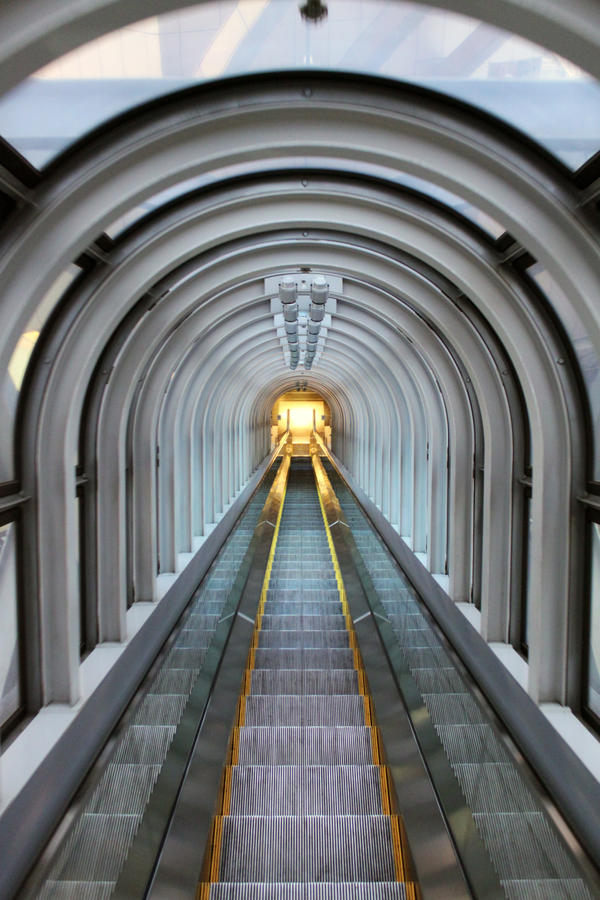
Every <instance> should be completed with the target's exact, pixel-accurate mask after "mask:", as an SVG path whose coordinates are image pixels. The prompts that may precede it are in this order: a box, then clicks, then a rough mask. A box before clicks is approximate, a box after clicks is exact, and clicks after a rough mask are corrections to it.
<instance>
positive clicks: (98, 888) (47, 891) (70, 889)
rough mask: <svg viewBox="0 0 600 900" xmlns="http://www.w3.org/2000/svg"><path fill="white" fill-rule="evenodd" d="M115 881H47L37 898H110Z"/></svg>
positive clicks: (103, 899)
mask: <svg viewBox="0 0 600 900" xmlns="http://www.w3.org/2000/svg"><path fill="white" fill-rule="evenodd" d="M114 888H115V882H114V881H50V880H48V881H46V882H45V884H44V886H43V887H42V889H41V890H40V892H39V894H38V895H37V900H108V898H109V897H110V896H111V895H112V892H113V891H114Z"/></svg>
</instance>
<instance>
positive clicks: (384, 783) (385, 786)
mask: <svg viewBox="0 0 600 900" xmlns="http://www.w3.org/2000/svg"><path fill="white" fill-rule="evenodd" d="M379 779H380V783H381V805H382V808H383V814H384V815H385V816H389V815H390V813H391V811H392V809H391V804H390V792H389V783H388V778H387V768H386V766H380V767H379Z"/></svg>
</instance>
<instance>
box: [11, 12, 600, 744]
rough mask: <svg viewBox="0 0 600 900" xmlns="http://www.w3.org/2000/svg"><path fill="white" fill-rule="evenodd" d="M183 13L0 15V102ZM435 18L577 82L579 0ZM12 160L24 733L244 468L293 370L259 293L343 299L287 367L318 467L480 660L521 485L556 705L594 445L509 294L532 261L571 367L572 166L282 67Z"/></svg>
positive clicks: (516, 588) (576, 686) (179, 553)
mask: <svg viewBox="0 0 600 900" xmlns="http://www.w3.org/2000/svg"><path fill="white" fill-rule="evenodd" d="M187 5H189V4H186V3H185V2H183V0H175V2H174V0H152V2H148V0H144V2H143V3H142V2H140V0H118V2H116V0H13V2H11V0H7V2H5V3H3V4H2V7H1V8H0V35H1V38H0V87H1V88H2V89H7V88H9V87H11V86H12V85H14V84H15V83H16V82H18V81H19V80H20V79H22V78H23V77H24V76H25V75H27V74H29V73H31V72H32V71H34V70H36V69H37V68H38V67H39V66H41V65H42V64H44V63H46V62H48V61H50V60H51V59H53V58H56V57H58V56H60V55H61V54H62V53H65V52H66V51H68V50H69V49H71V48H73V47H75V46H78V45H79V44H81V43H82V42H84V41H87V40H90V39H91V38H93V37H96V36H98V35H100V34H103V33H106V32H108V31H111V30H113V29H115V28H117V27H121V26H123V25H125V24H127V23H128V22H132V21H135V20H136V19H138V18H139V17H140V16H141V15H147V14H148V13H149V11H150V10H151V11H152V12H153V13H158V12H161V11H166V10H169V9H172V8H178V7H185V6H187ZM444 6H445V7H446V8H448V9H452V10H455V11H459V12H463V13H467V14H470V15H477V16H479V17H481V16H486V17H489V21H490V22H492V23H494V24H502V25H503V26H504V27H506V26H507V25H509V26H510V28H511V30H513V31H515V32H516V33H518V34H521V35H523V36H525V37H529V38H531V39H534V40H536V41H537V42H538V43H543V44H545V45H546V46H548V47H550V48H552V49H554V50H556V51H558V52H560V53H562V54H563V55H564V56H565V57H567V58H569V59H571V60H572V61H573V62H575V63H577V64H578V65H580V66H582V67H583V68H586V69H588V70H589V71H590V72H592V73H593V74H595V75H597V76H600V68H599V60H600V15H599V12H598V7H597V4H595V3H593V2H586V0H578V2H570V3H568V4H565V3H562V2H560V0H551V2H549V0H544V2H531V0H529V2H527V0H497V2H496V3H493V4H484V5H482V4H480V3H474V2H473V0H446V2H445V3H444ZM599 114H600V111H599ZM292 157H293V158H294V159H297V158H298V157H302V158H303V159H304V164H303V166H302V168H301V169H299V168H298V166H297V164H294V166H290V165H289V160H290V158H292ZM7 160H8V161H7ZM313 160H314V161H315V163H314V164H313V162H312V161H313ZM9 163H10V158H9V157H5V158H4V161H3V165H2V167H1V168H0V189H1V190H2V191H3V193H4V194H6V196H7V197H9V198H11V202H13V203H14V206H15V208H14V209H13V210H12V211H11V212H10V215H9V219H8V226H7V227H6V228H5V229H4V231H3V232H2V234H1V236H0V237H1V247H0V250H1V256H0V285H1V296H0V335H1V338H0V374H1V376H2V378H3V394H2V404H3V408H2V419H3V430H2V438H1V440H0V467H1V473H2V475H1V478H0V480H2V481H3V482H4V487H5V489H4V492H3V493H4V496H3V497H2V498H0V504H1V510H2V511H3V513H4V515H5V518H6V517H10V516H11V515H12V512H11V511H13V510H17V509H18V510H20V513H19V515H20V519H19V522H18V529H19V547H20V553H21V559H22V579H21V583H20V586H19V596H18V602H19V604H20V606H21V609H22V629H23V636H24V641H23V643H22V647H23V650H22V655H23V659H22V668H23V683H22V695H23V696H22V699H23V706H24V707H25V708H26V709H27V710H28V712H29V713H30V714H34V713H36V712H37V710H39V709H40V708H44V707H46V706H47V705H48V704H51V703H58V704H74V703H76V702H77V701H78V699H79V697H80V689H81V688H80V666H81V658H80V657H81V653H80V650H81V648H80V644H81V642H82V640H83V643H84V644H85V648H86V652H89V651H92V652H93V650H94V647H97V646H102V645H103V644H104V643H106V642H124V641H126V639H127V629H128V614H127V610H128V607H131V604H133V605H134V606H135V604H136V603H140V602H142V603H143V602H146V603H147V602H151V603H154V604H156V602H157V601H158V600H159V598H160V596H161V595H162V593H163V588H164V584H165V583H169V584H170V583H171V582H172V581H173V580H174V578H175V575H176V574H177V572H178V571H179V570H180V569H181V567H182V565H183V564H184V563H185V561H186V560H188V559H189V557H190V554H192V553H194V552H195V551H196V550H198V548H199V547H201V544H202V541H203V539H204V538H205V537H206V535H207V534H208V533H209V532H210V531H211V529H212V528H213V527H214V524H215V523H216V522H217V521H218V520H219V519H220V517H221V516H222V515H223V512H224V511H225V510H226V509H227V507H228V505H229V504H230V503H231V502H232V501H233V500H234V498H236V497H237V496H239V495H240V492H242V491H243V489H244V486H245V485H246V484H247V483H248V480H249V478H250V477H251V475H252V473H253V472H255V471H256V470H257V468H258V467H259V466H260V465H261V463H262V461H263V460H264V459H265V457H266V456H267V455H268V453H269V450H270V413H271V408H272V406H273V403H274V401H275V400H276V398H277V397H278V396H279V395H280V394H281V393H283V392H284V391H286V390H291V389H293V387H294V385H295V382H296V380H297V377H298V374H297V373H294V372H291V371H290V370H289V368H288V367H287V366H286V365H285V364H284V362H283V360H282V353H281V346H280V343H279V339H278V337H277V335H276V333H275V330H274V329H273V324H272V323H273V320H272V314H271V307H270V298H269V297H267V296H266V295H265V293H264V282H265V278H271V277H280V276H283V275H285V274H296V273H298V272H300V271H306V270H312V271H314V272H328V273H332V274H334V275H335V274H336V275H338V276H339V277H340V278H341V279H343V293H342V294H341V295H340V296H337V297H336V300H337V311H336V315H335V317H333V320H332V324H331V328H330V329H329V330H328V333H327V342H326V347H325V349H324V351H323V353H322V355H321V357H320V358H318V361H317V363H316V364H315V365H314V368H313V370H312V371H311V372H310V373H306V381H307V384H308V386H309V388H310V389H314V390H317V391H319V392H320V393H321V394H322V396H323V397H324V398H325V399H326V400H327V402H328V404H329V405H330V408H331V413H332V434H333V450H334V452H335V454H336V455H337V457H338V458H339V459H340V460H341V461H342V462H343V464H344V465H345V466H346V468H347V469H348V470H349V472H351V473H352V475H353V477H354V479H355V481H356V483H357V484H358V485H359V486H360V488H361V489H362V490H363V491H364V493H365V494H366V495H367V496H368V497H369V498H370V499H371V500H373V502H374V503H375V504H376V505H377V506H378V507H379V509H380V510H381V512H382V513H383V515H384V516H385V517H386V518H387V519H388V520H389V521H390V522H391V523H392V525H393V526H394V527H395V528H396V529H397V530H398V531H399V533H400V534H401V535H402V536H404V537H405V539H406V541H407V542H408V543H409V544H410V546H411V547H412V549H413V551H414V552H415V553H418V554H421V555H422V556H421V557H420V558H421V559H423V561H424V562H425V564H426V566H427V568H428V569H429V570H430V572H432V573H433V574H435V575H439V576H442V579H441V580H442V581H443V582H444V584H445V583H446V582H445V581H444V579H443V576H445V575H447V576H448V581H447V590H448V593H449V595H450V597H451V598H452V599H453V600H454V601H457V602H463V603H473V604H475V606H476V607H478V608H480V610H481V633H482V635H483V637H484V638H485V639H486V640H487V641H490V642H496V643H504V644H506V645H507V646H511V645H512V646H516V647H518V648H520V643H521V639H522V622H521V619H522V607H523V604H524V602H525V600H524V597H525V587H524V582H525V568H526V567H525V565H524V559H523V556H524V553H525V552H526V551H525V550H524V548H525V547H526V540H525V538H526V527H527V526H526V515H525V503H526V495H527V492H528V490H529V489H530V490H531V498H532V499H531V519H532V528H531V536H530V544H529V576H528V578H529V580H528V593H527V607H528V642H529V670H528V671H529V676H528V677H529V683H528V690H529V693H530V694H531V696H532V697H533V698H534V699H535V700H536V701H537V702H540V703H542V702H546V703H547V702H551V703H558V704H563V705H566V706H570V707H571V708H572V709H573V710H575V711H576V712H579V711H580V709H581V696H582V690H583V687H584V686H583V684H582V682H583V681H584V680H585V671H584V667H583V665H582V662H581V660H582V656H583V654H584V653H585V652H587V651H586V641H587V640H588V636H587V634H586V631H585V620H586V614H587V613H586V609H587V605H588V596H587V593H586V590H587V588H586V577H587V576H586V566H587V565H588V557H587V555H586V541H585V535H586V516H587V515H589V510H593V509H598V506H599V505H598V502H597V500H598V498H596V499H594V496H593V493H594V490H595V483H594V479H593V474H594V446H593V443H594V435H593V434H592V427H591V425H590V421H591V418H590V411H589V409H588V405H587V404H588V397H587V396H586V393H585V390H584V389H583V386H582V380H581V373H580V372H579V370H578V367H577V360H576V356H575V353H574V351H573V347H572V346H570V342H569V339H568V337H567V332H566V330H565V328H564V327H563V326H564V309H563V310H561V309H553V308H552V302H551V299H548V298H544V297H541V296H540V295H539V292H537V291H536V290H535V289H534V285H533V284H532V282H531V281H530V280H529V279H527V278H526V277H524V275H523V271H522V270H523V264H524V261H525V263H526V264H530V263H531V258H532V257H533V258H534V259H535V260H539V261H540V262H541V263H542V264H543V265H544V267H545V268H546V270H547V271H548V273H549V274H550V276H551V277H552V278H553V279H554V282H555V283H556V285H558V286H559V287H560V288H561V289H562V291H563V293H564V295H565V296H566V298H567V303H568V304H569V311H570V312H571V313H572V315H574V316H576V317H577V319H578V320H579V321H580V322H581V323H582V324H583V327H584V329H585V332H586V333H587V335H588V336H589V340H590V342H591V346H592V347H593V348H595V351H596V353H597V354H598V355H600V305H599V303H598V297H599V296H600V245H599V242H598V211H597V206H596V201H597V197H598V194H599V192H600V187H599V184H600V181H599V180H598V176H599V175H600V171H599V170H598V168H594V163H593V162H592V163H590V164H589V166H588V168H587V170H586V172H583V170H582V172H580V173H577V175H576V176H572V175H571V174H569V173H568V172H567V171H566V169H565V168H564V167H563V166H561V165H559V164H558V162H556V161H554V160H552V158H551V157H550V156H549V155H548V154H547V153H545V152H542V151H541V150H539V148H537V147H536V146H535V145H533V144H532V143H531V142H528V141H526V140H523V139H522V138H521V136H520V135H519V134H517V133H516V132H513V131H511V130H510V129H508V128H503V127H501V126H500V125H499V123H498V122H496V121H493V120H491V119H489V118H488V117H486V116H484V115H483V114H481V113H480V112H478V111H476V110H472V109H469V108H468V107H466V106H462V105H460V104H456V103H452V104H448V103H446V102H445V101H444V98H443V97H442V96H440V95H436V94H433V93H430V92H427V91H424V90H421V89H419V88H413V87H410V86H404V87H403V86H399V85H394V84H390V83H385V82H383V81H381V80H375V79H373V80H371V79H369V78H366V77H360V78H356V79H351V78H348V77H347V76H342V75H337V74H335V73H314V72H311V71H306V72H296V73H293V74H281V73H278V74H276V75H273V76H269V75H264V76H257V77H253V78H246V79H243V78H241V79H236V80H234V81H230V82H228V81H223V82H217V83H214V84H208V85H203V86H201V87H198V88H195V89H192V90H190V91H188V92H184V93H182V94H178V95H176V96H175V97H172V98H171V97H169V96H167V97H163V98H161V99H160V100H158V101H156V102H154V103H151V104H149V105H148V106H146V107H144V108H142V109H140V110H132V111H131V113H130V114H129V115H128V116H126V117H124V118H122V119H120V120H118V121H116V122H113V123H109V124H107V125H106V126H105V127H104V128H103V129H101V130H100V131H99V132H98V133H96V134H94V135H93V136H91V137H90V138H89V139H83V140H82V141H81V142H80V143H79V144H77V145H76V146H75V147H74V148H72V149H71V150H70V151H68V152H67V153H66V154H65V155H64V157H62V158H59V159H58V160H57V162H56V163H55V164H53V165H52V166H51V167H50V168H49V169H48V170H47V171H45V172H43V173H42V174H41V175H39V174H37V173H34V172H33V170H29V169H27V167H26V166H25V165H24V164H23V165H21V167H20V168H19V166H18V165H16V164H15V165H14V166H11V165H10V164H9ZM232 166H235V167H236V178H235V179H234V178H231V179H228V178H227V177H223V176H222V175H218V176H216V177H215V180H214V183H212V184H209V185H208V186H207V187H205V188H203V189H202V190H201V191H198V192H196V193H192V194H185V195H183V196H182V197H181V198H180V199H179V200H178V201H176V202H174V203H171V204H167V205H165V207H164V208H161V209H158V210H157V211H156V212H154V213H153V214H151V215H149V216H147V217H146V218H143V219H141V220H140V221H139V222H138V223H137V224H136V225H135V226H134V227H132V229H131V230H129V231H126V232H125V233H124V234H123V235H122V236H120V237H119V238H118V239H117V240H116V241H114V242H112V241H109V240H106V239H103V238H102V235H103V232H104V230H105V229H107V228H108V227H109V226H110V225H111V223H113V222H114V221H115V220H117V219H118V218H119V217H120V216H122V215H123V214H125V213H126V212H127V211H128V210H130V209H132V208H133V207H135V206H136V204H138V203H139V202H140V201H141V200H143V199H144V198H147V197H151V196H154V195H156V194H158V193H159V192H160V191H162V190H164V189H166V188H168V187H172V186H175V185H177V184H179V183H181V182H184V181H186V180H187V179H190V178H192V177H195V176H198V175H204V176H206V177H207V178H208V179H209V181H210V178H211V173H213V172H217V173H221V172H223V171H224V170H225V171H226V169H227V167H232ZM245 166H247V167H248V171H249V173H251V174H248V177H244V175H243V170H244V167H245ZM360 172H362V173H363V174H359V173H360ZM401 173H409V174H412V175H416V176H418V177H420V178H423V179H426V180H427V181H428V182H430V183H432V184H434V185H437V186H439V187H442V188H445V189H447V190H450V191H452V192H454V193H455V194H458V195H460V196H461V197H464V198H466V199H467V200H468V201H469V202H471V203H472V204H474V205H475V206H476V207H478V208H479V209H481V210H482V211H483V212H485V213H487V214H488V215H489V216H491V217H493V218H494V219H495V220H496V221H497V222H499V223H500V224H501V225H502V226H503V227H505V228H506V230H507V232H508V233H509V235H508V236H507V237H506V238H505V239H500V241H498V242H494V241H493V240H492V239H491V238H490V237H489V236H488V235H486V234H485V233H484V232H483V231H481V230H480V229H478V228H476V227H475V226H473V225H472V223H470V222H468V221H467V220H466V219H464V218H462V217H460V216H458V215H456V214H455V213H454V212H453V211H452V210H451V209H449V208H444V207H443V206H442V205H441V204H440V203H438V202H434V201H431V200H430V199H429V198H428V197H427V196H425V195H424V194H419V193H416V192H414V191H408V190H404V189H402V188H401V187H398V185H397V184H395V183H394V176H395V174H398V175H401ZM75 261H79V263H80V264H83V266H84V268H83V269H82V275H81V276H80V277H79V278H78V279H77V280H76V281H75V282H74V283H73V284H72V285H71V287H70V288H69V289H68V290H67V291H66V293H65V294H64V295H63V296H62V297H61V298H60V300H59V302H58V303H57V304H56V306H55V310H54V315H53V316H52V317H51V318H49V319H48V322H47V326H46V328H45V329H44V330H43V331H42V334H41V337H40V339H39V344H38V346H37V348H36V351H35V353H34V355H33V356H32V359H31V362H30V365H29V367H28V370H27V377H26V379H25V382H24V385H23V389H22V391H21V394H20V397H19V398H16V397H15V396H10V385H8V376H7V375H6V374H5V373H7V372H8V369H9V363H10V361H11V359H12V357H13V353H14V351H15V347H16V346H17V344H18V342H19V339H20V336H21V335H22V334H23V333H24V332H26V331H27V330H28V325H27V323H28V322H29V321H30V320H31V318H32V316H33V315H34V314H35V312H36V310H37V308H38V306H39V304H40V302H41V301H42V299H43V297H44V295H45V294H46V292H47V289H48V285H50V284H52V283H53V282H54V281H55V280H56V278H57V277H58V276H59V275H60V274H61V272H63V271H64V270H65V269H67V267H68V266H69V265H70V264H72V263H73V262H75ZM561 321H562V324H561ZM299 371H301V370H299ZM301 374H302V375H303V376H304V374H305V373H304V372H301ZM7 385H8V387H7ZM597 389H598V387H597V386H596V390H597ZM17 399H18V401H19V402H18V405H17ZM595 438H596V440H597V439H598V436H597V435H596V436H595ZM595 452H596V453H598V449H597V448H596V450H595ZM77 492H78V493H79V499H78V498H77V496H76V495H77ZM15 515H16V513H15ZM592 515H593V513H592ZM83 529H84V533H83V536H82V530H83ZM80 551H81V553H82V554H83V556H82V558H81V559H80V558H79V557H80ZM82 594H83V601H82ZM80 616H83V617H84V618H85V628H84V634H83V636H82V635H81V634H80ZM130 618H131V617H130ZM129 627H131V626H129ZM26 730H27V729H26ZM24 734H25V732H24Z"/></svg>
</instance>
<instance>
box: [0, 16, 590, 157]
mask: <svg viewBox="0 0 600 900" xmlns="http://www.w3.org/2000/svg"><path fill="white" fill-rule="evenodd" d="M299 5H300V4H299V0H239V2H236V0H207V2H205V3H202V4H200V5H198V6H196V7H191V8H189V9H186V10H184V11H181V12H176V13H169V14H167V15H163V16H155V17H153V18H151V19H147V20H145V21H143V22H138V23H137V24H135V25H131V26H128V27H127V28H123V29H121V30H120V31H117V32H114V33H113V34H111V35H108V36H107V37H104V38H101V39H99V40H96V41H92V42H91V43H89V44H87V45H85V46H83V47H81V48H80V49H78V50H76V51H73V52H72V53H69V54H67V55H66V56H64V57H62V58H61V59H59V60H57V61H56V62H54V63H52V64H51V65H49V66H46V67H45V68H44V69H41V70H40V71H38V72H37V73H36V74H35V76H33V77H32V78H30V79H28V80H27V81H25V82H23V83H22V84H21V85H19V86H18V87H17V88H15V89H14V90H12V91H11V92H10V93H8V94H7V95H5V97H4V98H3V99H2V100H0V134H2V135H3V137H4V138H5V139H6V140H8V141H9V142H10V143H12V144H13V145H14V146H15V147H16V148H17V149H18V150H19V151H20V152H21V153H22V154H23V155H24V156H25V157H26V158H27V159H28V160H29V161H30V162H32V163H33V164H34V165H36V166H43V165H45V164H46V163H48V162H49V161H50V160H51V159H52V158H53V157H55V156H56V155H57V154H58V153H59V152H60V151H61V150H63V149H64V148H65V147H67V146H68V145H69V144H70V143H72V142H73V141H74V140H76V139H77V138H79V137H81V136H82V135H84V134H85V133H86V132H88V131H89V130H90V129H91V128H94V127H95V126H97V125H99V124H101V123H102V122H104V121H106V120H107V119H109V118H110V117H112V116H114V115H116V114H117V113H121V112H123V111H124V110H126V109H129V108H130V107H132V106H135V105H136V104H138V103H141V102H143V101H145V100H149V99H151V98H154V97H157V96H159V95H161V94H164V93H168V92H170V91H173V90H176V89H178V88H181V87H185V86H188V85H192V84H196V83H198V82H202V81H207V80H210V79H214V78H220V77H222V76H227V75H238V74H243V73H250V72H260V71H269V70H279V69H298V68H307V67H310V68H325V69H337V70H345V71H352V72H363V73H369V74H375V75H383V76H387V77H389V78H396V79H402V80H406V81H411V82H415V83H417V84H422V85H424V86H426V87H431V88H434V89H435V90H438V91H442V92H444V93H446V94H449V95H452V96H454V97H458V98H460V99H462V100H465V101H467V102H468V103H471V104H474V105H475V106H478V107H480V108H481V109H484V110H487V111H488V112H491V113H493V114H494V115H496V116H498V117H499V118H501V119H504V120H505V121H506V122H508V123H510V124H511V125H514V126H516V127H517V128H519V129H521V130H522V131H523V132H525V133H526V134H527V135H529V136H530V137H532V138H534V139H535V140H536V141H538V142H539V143H541V144H542V145H543V146H544V147H546V148H547V149H549V150H550V151H551V152H553V153H554V154H556V156H558V157H559V158H560V159H561V160H563V162H565V163H566V164H567V165H568V166H569V167H571V168H573V169H575V168H578V167H579V166H580V165H581V164H582V163H583V162H585V161H586V160H587V159H588V158H589V157H590V156H592V155H593V154H594V153H595V152H596V151H597V149H598V148H599V147H600V87H599V84H598V82H596V81H595V80H594V79H592V78H591V77H590V76H588V75H587V74H586V73H584V72H582V71H581V70H580V69H578V68H577V67H576V66H574V65H573V64H572V63H569V62H567V61H566V60H564V59H562V58H561V57H559V56H557V55H556V54H555V53H552V52H550V51H548V50H544V49H542V48H541V47H538V46H536V45H534V44H531V43H529V42H528V41H525V40H522V39H521V38H518V37H516V36H515V35H512V34H510V33H509V32H507V31H501V30H499V29H497V28H493V27H492V26H489V25H485V24H483V23H481V22H480V21H478V20H476V19H470V18H466V17H465V16H460V15H457V14H456V13H450V12H447V11H443V10H439V9H436V8H434V7H427V6H423V5H421V4H413V3H405V2H401V0H328V2H327V6H328V16H327V18H326V19H325V20H323V21H322V22H320V23H318V24H314V23H311V24H308V23H306V22H305V21H303V19H302V17H301V15H300V11H299V8H298V7H299Z"/></svg>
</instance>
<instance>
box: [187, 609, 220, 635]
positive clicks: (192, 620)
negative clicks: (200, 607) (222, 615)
mask: <svg viewBox="0 0 600 900" xmlns="http://www.w3.org/2000/svg"><path fill="white" fill-rule="evenodd" d="M218 621H219V615H218V613H205V612H194V613H192V614H191V615H190V616H189V617H188V618H187V620H186V623H185V627H186V628H193V629H194V630H196V631H214V630H215V628H216V627H217V622H218Z"/></svg>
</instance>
